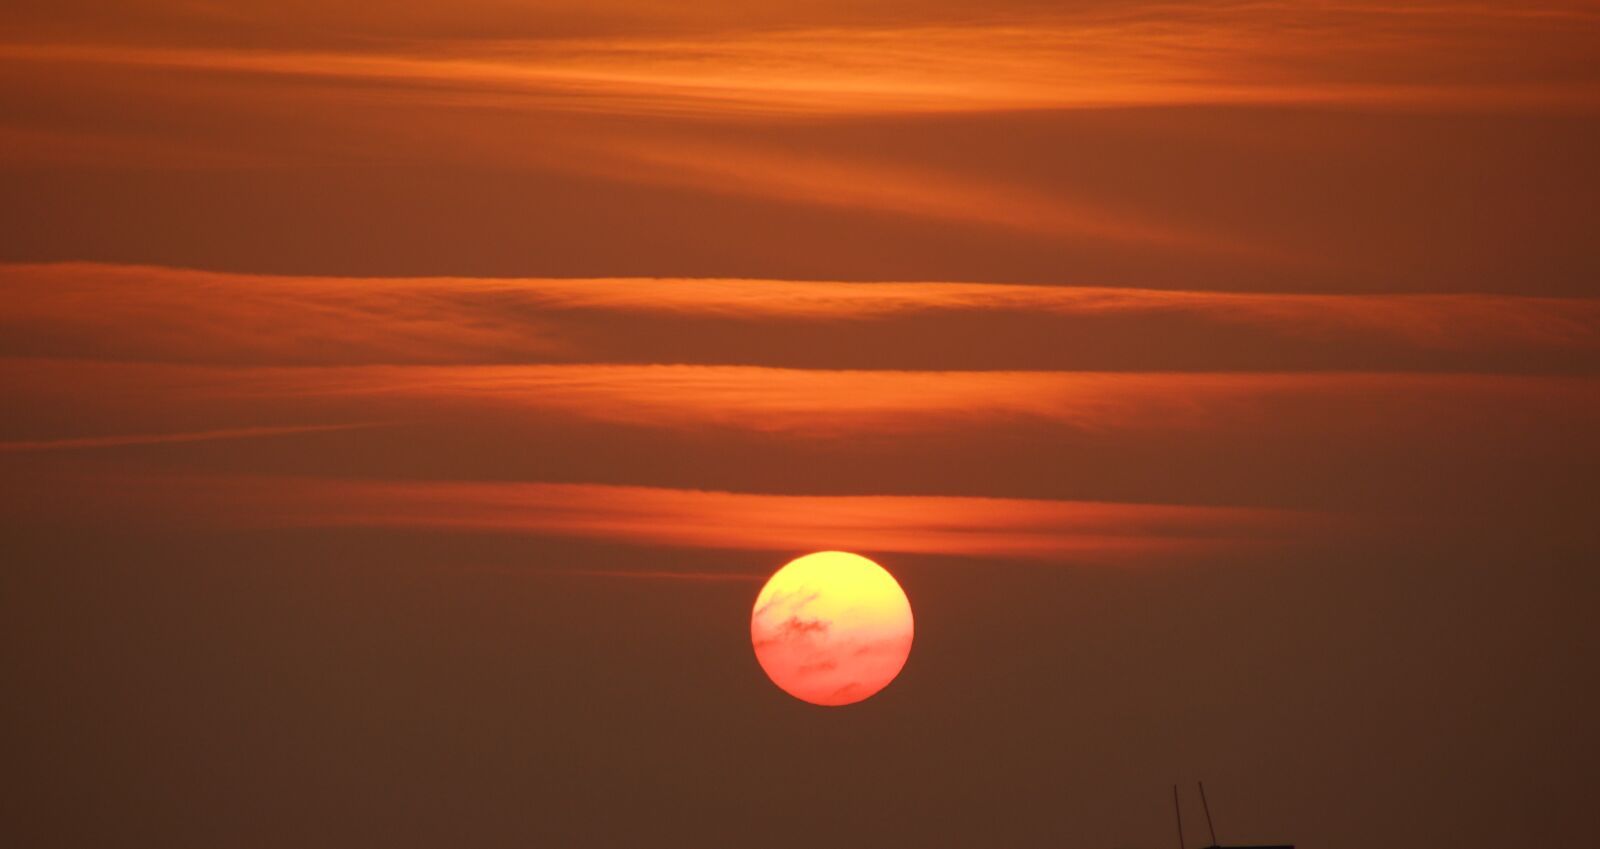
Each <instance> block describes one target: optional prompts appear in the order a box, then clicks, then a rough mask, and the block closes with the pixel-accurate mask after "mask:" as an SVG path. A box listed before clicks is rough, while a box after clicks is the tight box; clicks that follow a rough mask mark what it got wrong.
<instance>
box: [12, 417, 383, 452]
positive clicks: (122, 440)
mask: <svg viewBox="0 0 1600 849" xmlns="http://www.w3.org/2000/svg"><path fill="white" fill-rule="evenodd" d="M384 424H385V423H383V422H355V423H350V424H314V425H282V426H275V427H267V426H262V427H233V428H219V429H217V430H200V431H192V432H188V433H129V434H115V435H107V436H79V437H69V438H65V439H31V440H28V439H19V440H7V441H0V454H19V453H28V452H35V451H72V450H76V449H82V448H123V447H128V446H135V445H174V444H180V445H181V444H185V443H191V442H215V441H218V440H226V439H258V438H261V437H271V436H296V435H299V434H306V433H328V432H330V431H341V430H360V429H362V428H369V427H382V426H384Z"/></svg>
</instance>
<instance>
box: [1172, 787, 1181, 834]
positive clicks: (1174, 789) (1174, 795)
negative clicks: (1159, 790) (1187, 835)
mask: <svg viewBox="0 0 1600 849" xmlns="http://www.w3.org/2000/svg"><path fill="white" fill-rule="evenodd" d="M1172 810H1173V811H1174V812H1175V813H1177V815H1178V849H1184V847H1183V806H1182V805H1180V804H1178V785H1176V784H1174V785H1172Z"/></svg>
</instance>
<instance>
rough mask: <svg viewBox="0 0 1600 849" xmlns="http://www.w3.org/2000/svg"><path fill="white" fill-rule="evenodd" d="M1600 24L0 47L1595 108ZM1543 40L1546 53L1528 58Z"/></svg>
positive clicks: (357, 79) (1381, 17)
mask: <svg viewBox="0 0 1600 849" xmlns="http://www.w3.org/2000/svg"><path fill="white" fill-rule="evenodd" d="M1597 26H1600V24H1597V20H1596V17H1595V16H1594V15H1593V14H1592V12H1586V11H1584V10H1583V9H1581V8H1577V7H1572V6H1560V5H1557V6H1551V7H1545V8H1535V9H1512V8H1494V7H1485V6H1459V5H1424V6H1417V7H1408V8H1405V9H1392V8H1388V7H1383V6H1359V5H1347V6H1317V7H1305V6H1303V5H1302V4H1291V3H1250V4H1243V3H1241V4H1231V5H1224V6H1217V5H1214V4H1167V5H1162V6H1159V7H1140V6H1132V7H1126V8H1123V9H1120V10H1085V11H1079V12H1078V13H1076V14H1072V13H1066V14H1054V15H1040V14H1038V13H1037V12H1034V13H1031V14H1028V15H1026V16H1025V17H1011V18H1006V17H1001V18H1000V19H998V20H994V19H991V20H988V21H984V20H978V21H971V20H969V21H965V22H963V23H962V24H960V25H954V24H916V25H903V24H901V25H896V24H882V23H879V24H870V23H856V24H853V25H840V26H812V27H800V28H782V29H765V30H764V29H760V28H756V29H748V28H747V29H744V30H724V31H721V32H718V33H715V34H711V35H698V36H691V35H669V36H660V35H642V34H635V35H624V34H619V35H614V36H605V37H591V38H567V39H558V40H526V41H522V40H514V39H513V40H506V41H493V40H485V39H479V40H471V41H467V40H461V39H442V40H435V41H432V42H430V41H428V40H425V39H421V38H416V39H411V40H406V39H392V40H390V42H389V44H388V45H387V46H385V45H384V44H383V42H382V41H378V42H376V44H375V45H369V46H366V47H363V48H361V49H355V50H345V51H329V50H325V49H324V50H316V49H295V48H293V47H279V48H276V49H270V50H219V49H215V48H198V47H155V46H147V45H128V46H115V45H104V44H93V45H82V44H62V43H43V44H16V43H14V44H12V45H10V46H8V47H6V48H5V49H4V50H3V51H0V55H4V56H6V57H7V58H10V59H12V60H14V61H31V62H47V63H77V64H105V65H113V66H115V65H123V66H143V67H156V68H170V69H177V70H183V71H191V72H210V73H247V74H265V75H276V76H284V77H293V78H306V79H321V80H335V81H345V82H349V83H352V84H371V83H383V84H388V85H395V86H409V87H412V88H414V89H415V90H416V96H418V97H419V98H425V99H428V100H432V101H435V102H441V103H457V104H460V103H478V104H483V105H496V104H498V105H515V106H518V107H521V108H538V109H548V110H561V111H579V112H599V113H611V114H616V113H623V114H658V115H670V116H676V117H685V116H687V117H702V118H727V117H738V116H753V117H771V116H775V115H819V114H822V115H851V114H883V113H899V112H946V111H957V112H961V111H987V110H1018V109H1065V108H1083V107H1105V106H1129V105H1164V104H1194V103H1271V104H1284V103H1302V104H1316V103H1360V104H1419V103H1428V104H1436V105H1446V106H1457V107H1459V106H1467V107H1481V106H1484V105H1490V106H1506V105H1522V106H1550V105H1562V104H1567V105H1571V104H1586V105H1592V104H1593V103H1594V102H1595V98H1596V95H1597V93H1600V92H1597V89H1596V83H1597V82H1600V81H1597V79H1596V78H1595V77H1594V75H1592V74H1585V73H1583V72H1582V71H1581V66H1574V65H1573V64H1572V63H1571V62H1570V61H1568V60H1570V59H1571V58H1574V57H1575V56H1577V55H1580V53H1581V50H1582V49H1583V47H1584V45H1585V43H1586V42H1585V41H1584V36H1585V34H1587V35H1588V37H1590V38H1593V37H1594V33H1595V31H1596V27H1597ZM1535 40H1538V41H1539V43H1540V44H1541V45H1542V47H1543V48H1544V50H1543V52H1542V54H1541V55H1540V56H1538V57H1530V56H1528V55H1526V54H1524V53H1520V52H1518V47H1519V45H1522V44H1526V43H1529V42H1532V41H1535ZM1462 56H1469V57H1472V58H1474V59H1476V60H1478V61H1477V62H1472V63H1463V62H1462V61H1461V57H1462ZM1512 58H1515V59H1517V60H1518V61H1517V62H1516V63H1515V64H1511V63H1506V64H1496V63H1495V62H1494V60H1496V59H1512ZM1530 60H1531V61H1530ZM1484 68H1499V70H1498V71H1497V72H1495V73H1486V72H1484V71H1483V70H1482V69H1484Z"/></svg>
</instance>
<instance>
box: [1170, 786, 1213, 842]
mask: <svg viewBox="0 0 1600 849" xmlns="http://www.w3.org/2000/svg"><path fill="white" fill-rule="evenodd" d="M1195 783H1196V784H1198V785H1200V807H1202V808H1205V809H1206V830H1207V831H1209V832H1211V845H1212V846H1217V845H1219V844H1218V843H1217V827H1216V826H1214V825H1212V824H1211V806H1210V805H1209V804H1207V803H1206V783H1205V782H1204V781H1196V782H1195ZM1178 849H1183V847H1181V846H1180V847H1178Z"/></svg>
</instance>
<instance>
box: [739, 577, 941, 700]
mask: <svg viewBox="0 0 1600 849" xmlns="http://www.w3.org/2000/svg"><path fill="white" fill-rule="evenodd" d="M912 630H913V629H912V617H911V604H910V602H909V601H908V600H907V599H906V594H905V592H904V591H903V590H902V589H901V588H900V584H899V583H897V582H896V581H895V579H894V576H892V575H890V574H889V573H888V572H887V571H886V570H885V569H884V568H883V567H882V566H879V565H878V564H876V563H874V562H872V561H871V560H868V559H867V558H865V557H861V556H859V555H856V554H850V553H847V552H843V551H822V552H817V553H815V554H808V555H806V556H804V557H800V558H798V559H795V560H793V561H791V562H789V563H788V564H787V565H785V566H784V567H783V568H782V569H779V570H778V571H777V572H776V573H775V574H773V576H772V577H771V578H770V579H769V580H768V581H767V584H766V586H764V587H762V589H761V593H760V594H759V595H757V596H756V603H755V608H754V610H753V611H752V613H751V616H750V640H751V643H752V644H753V645H754V647H755V652H756V659H757V660H758V661H759V662H760V663H761V668H762V669H763V670H765V671H766V673H767V676H768V677H769V678H771V679H772V681H773V683H775V684H777V685H778V686H779V687H780V688H782V689H783V690H784V691H785V692H787V693H789V694H790V695H792V696H794V697H795V698H798V699H801V700H803V701H807V702H811V703H812V704H818V705H845V704H851V703H853V702H858V701H861V700H862V699H865V698H867V697H868V696H871V695H872V694H874V693H876V692H878V691H879V690H881V689H883V688H884V687H885V686H886V685H887V684H888V683H889V682H890V681H892V680H894V678H895V676H896V675H898V674H899V673H900V669H901V668H902V667H903V666H905V662H906V657H907V656H908V655H909V654H910V652H911V640H912Z"/></svg>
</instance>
